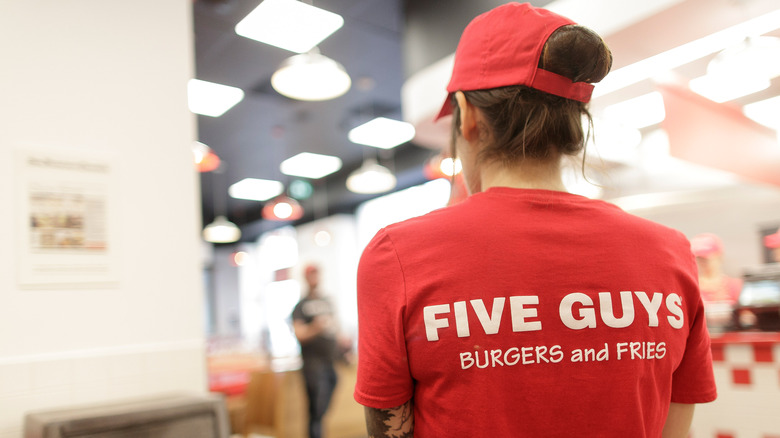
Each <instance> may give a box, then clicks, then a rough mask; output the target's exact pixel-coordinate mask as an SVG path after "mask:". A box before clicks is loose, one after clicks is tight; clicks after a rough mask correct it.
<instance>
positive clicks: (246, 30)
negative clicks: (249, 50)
mask: <svg viewBox="0 0 780 438" xmlns="http://www.w3.org/2000/svg"><path fill="white" fill-rule="evenodd" d="M343 25H344V19H343V18H342V17H341V15H338V14H334V13H333V12H329V11H326V10H324V9H320V8H317V7H315V6H312V5H310V4H306V3H304V2H300V1H298V0H265V1H263V2H261V3H260V4H259V5H258V6H257V7H256V8H255V9H254V10H253V11H252V12H250V13H249V14H248V15H247V16H246V17H244V18H243V19H242V20H241V21H240V22H238V24H236V27H235V31H236V33H237V34H238V35H241V36H242V37H245V38H250V39H253V40H256V41H259V42H261V43H265V44H269V45H272V46H275V47H279V48H281V49H284V50H289V51H291V52H297V53H304V52H308V51H309V50H311V49H312V48H313V47H314V46H316V45H317V44H319V43H320V42H321V41H322V40H324V39H325V38H327V37H329V36H330V35H331V34H333V32H335V31H337V30H338V29H340V28H341V26H343Z"/></svg>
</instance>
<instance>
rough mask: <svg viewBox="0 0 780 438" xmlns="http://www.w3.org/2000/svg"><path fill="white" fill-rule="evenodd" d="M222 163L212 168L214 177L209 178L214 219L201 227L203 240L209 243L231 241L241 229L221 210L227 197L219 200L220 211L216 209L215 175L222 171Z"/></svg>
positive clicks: (237, 236)
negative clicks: (221, 200)
mask: <svg viewBox="0 0 780 438" xmlns="http://www.w3.org/2000/svg"><path fill="white" fill-rule="evenodd" d="M224 171H225V167H224V164H223V165H222V166H220V167H218V168H217V169H215V170H214V173H213V175H214V177H213V178H212V180H211V196H212V198H211V201H212V205H213V206H214V215H215V216H216V217H215V218H214V221H213V222H212V223H210V224H208V225H206V226H205V227H204V228H203V240H205V241H206V242H211V243H233V242H236V241H237V240H238V239H240V238H241V229H240V228H238V226H237V225H236V224H234V223H233V222H230V221H229V220H228V219H227V217H225V215H224V214H222V211H227V197H226V196H223V197H222V199H223V202H220V207H222V211H220V212H218V211H217V201H218V196H217V188H216V187H217V185H216V181H215V179H216V175H218V174H221V173H224Z"/></svg>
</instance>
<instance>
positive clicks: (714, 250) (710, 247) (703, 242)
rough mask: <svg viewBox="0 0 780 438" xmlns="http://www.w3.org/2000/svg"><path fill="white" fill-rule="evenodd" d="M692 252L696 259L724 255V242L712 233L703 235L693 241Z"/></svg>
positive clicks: (695, 237) (697, 236)
mask: <svg viewBox="0 0 780 438" xmlns="http://www.w3.org/2000/svg"><path fill="white" fill-rule="evenodd" d="M691 250H692V251H693V255H695V256H696V257H709V256H711V255H715V254H722V253H723V242H721V240H720V237H718V236H716V235H715V234H712V233H702V234H699V235H696V236H694V238H693V239H691Z"/></svg>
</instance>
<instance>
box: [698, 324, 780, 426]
mask: <svg viewBox="0 0 780 438" xmlns="http://www.w3.org/2000/svg"><path fill="white" fill-rule="evenodd" d="M711 338H712V359H713V366H714V371H715V382H716V384H717V386H718V399H717V400H716V401H714V402H713V403H707V404H701V405H698V406H697V407H696V413H695V415H694V420H693V425H692V427H691V434H690V438H780V332H761V331H746V332H725V333H712V334H711Z"/></svg>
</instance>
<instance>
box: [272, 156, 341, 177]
mask: <svg viewBox="0 0 780 438" xmlns="http://www.w3.org/2000/svg"><path fill="white" fill-rule="evenodd" d="M279 169H280V170H281V171H282V173H283V174H285V175H290V176H300V177H302V178H311V179H319V178H322V177H323V176H326V175H330V174H331V173H333V172H336V171H337V170H339V169H341V159H340V158H339V157H333V156H330V155H321V154H313V153H310V152H303V153H300V154H298V155H296V156H294V157H292V158H288V159H286V160H284V161H282V164H281V166H279Z"/></svg>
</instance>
